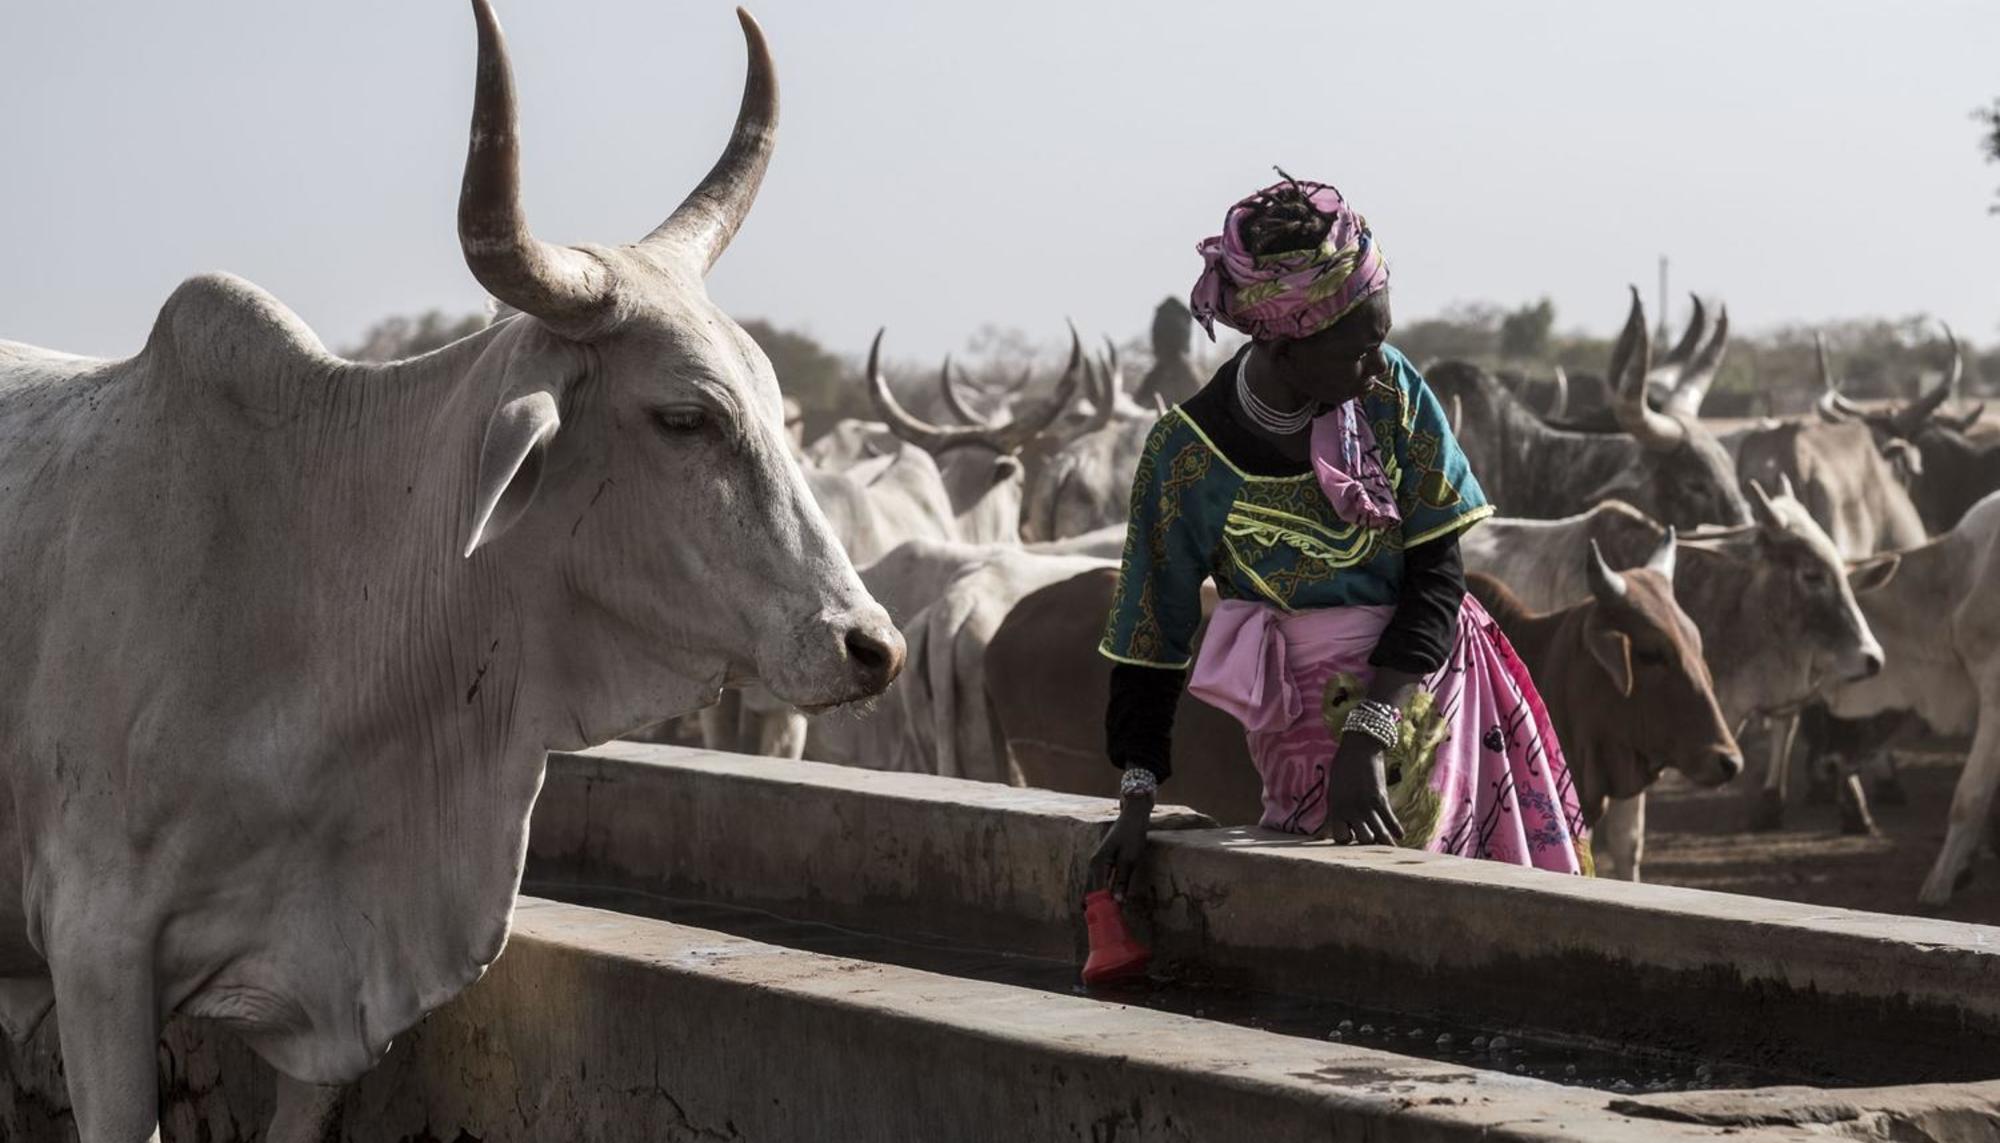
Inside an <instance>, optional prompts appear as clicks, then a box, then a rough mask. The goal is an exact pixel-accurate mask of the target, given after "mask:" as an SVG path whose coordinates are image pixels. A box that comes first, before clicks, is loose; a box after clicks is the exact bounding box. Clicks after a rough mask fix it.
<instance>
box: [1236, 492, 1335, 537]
mask: <svg viewBox="0 0 2000 1143" xmlns="http://www.w3.org/2000/svg"><path fill="white" fill-rule="evenodd" d="M1229 514H1230V515H1231V516H1234V515H1238V514H1246V515H1251V514H1254V515H1258V516H1269V517H1270V518H1271V519H1273V520H1283V521H1284V522H1286V523H1287V524H1296V525H1298V526H1299V527H1300V528H1303V529H1304V530H1305V531H1306V532H1307V533H1308V534H1310V535H1314V536H1318V537H1320V538H1322V539H1324V540H1327V541H1329V542H1331V543H1343V542H1345V541H1348V540H1351V539H1353V538H1354V534H1355V532H1356V531H1358V530H1360V528H1361V525H1359V524H1348V523H1344V522H1343V523H1342V525H1341V526H1340V527H1339V528H1329V527H1327V526H1326V525H1325V524H1322V523H1320V522H1319V521H1318V520H1313V519H1309V518H1307V517H1305V516H1300V515H1298V514H1296V513H1293V512H1287V511H1285V510H1284V509H1283V508H1272V507H1269V506H1267V505H1263V504H1256V503H1252V502H1250V501H1247V500H1237V501H1235V502H1233V503H1231V504H1230V506H1229Z"/></svg>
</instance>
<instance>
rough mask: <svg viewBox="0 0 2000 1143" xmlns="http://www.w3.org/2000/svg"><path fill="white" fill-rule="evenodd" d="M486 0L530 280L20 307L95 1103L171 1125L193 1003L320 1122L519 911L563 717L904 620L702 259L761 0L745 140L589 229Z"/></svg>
mask: <svg viewBox="0 0 2000 1143" xmlns="http://www.w3.org/2000/svg"><path fill="white" fill-rule="evenodd" d="M473 10H474V13H475V16H476V18H477V24H478V31H479V73H478V83H477V91H476V96H475V102H474V111H473V121H472V132H471V139H472V143H471V149H470V153H469V155H468V158H467V162H466V173H465V182H464V186H463V191H462V196H461V199H460V205H459V232H460V237H461V241H462V245H463V247H464V252H465V256H466V261H467V263H468V264H469V265H470V267H471V268H472V271H473V274H474V276H475V277H477V278H478V279H479V281H480V282H481V283H482V284H483V285H485V286H486V287H487V289H489V290H490V291H491V292H492V293H493V294H495V295H496V296H498V297H499V298H500V299H501V300H503V301H505V302H507V303H509V304H511V305H513V306H514V307H515V308H516V309H518V310H520V311H521V313H522V314H523V315H524V316H517V317H513V318H510V319H509V320H506V321H502V322H500V323H498V324H497V325H495V326H492V327H491V328H489V329H487V330H484V331H482V332H480V333H477V334H474V335H473V336H471V337H469V338H467V339H465V340H463V341H460V342H458V343H456V344H454V345H451V346H448V347H446V348H444V349H441V350H439V351H437V352H435V353H432V354H429V355H426V356H424V357H420V358H416V359H413V360H410V361H404V362H396V363H392V364H387V365H358V364H353V363H350V362H346V361H342V360H339V359H337V358H335V357H333V356H331V355H329V354H328V353H327V352H326V350H325V349H324V348H323V347H322V346H321V344H320V342H319V341H318V340H317V339H316V338H315V337H314V336H313V334H312V332H311V331H310V330H308V329H307V328H306V327H305V326H304V324H303V323H301V322H300V321H299V319H298V318H297V317H296V316H294V315H293V314H292V313H291V311H289V310H287V309H285V308H284V307H283V306H282V305H280V304H279V303H278V302H277V301H275V300H274V299H272V298H271V297H270V296H268V295H266V294H264V293H262V292H260V291H259V290H257V289H256V288H255V287H253V286H251V285H249V284H248V283H245V282H242V281H240V280H238V279H235V278H230V277H225V276H211V277H204V278H197V279H194V280H192V281H189V282H188V283H186V284H185V285H183V286H182V287H181V288H180V289H178V290H177V291H175V292H174V294H173V296H172V297H171V298H169V299H168V301H167V303H166V305H165V306H164V307H163V308H162V309H161V311H160V316H159V319H158V321H157V323H156V324H155V325H154V327H153V331H152V334H151V336H150V337H149V338H148V340H147V342H146V346H145V348H144V350H142V351H141V352H140V353H139V355H138V356H136V357H133V358H131V359H129V360H125V361H97V360H89V359H85V358H80V357H72V356H68V355H64V354H57V353H51V352H48V351H45V350H40V349H35V348H31V347H28V346H22V345H12V344H8V345H0V521H4V524H3V525H0V527H3V528H4V531H0V536H4V540H5V543H4V551H5V553H6V555H5V557H4V559H5V561H6V563H5V572H4V579H5V582H6V584H7V586H8V590H9V591H10V592H11V596H10V600H9V603H10V606H9V607H7V608H6V610H5V614H4V616H0V661H4V662H6V664H7V669H8V672H9V678H10V679H11V680H12V685H11V686H10V687H9V688H8V689H7V691H6V693H5V697H4V700H0V704H4V705H0V765H4V767H5V778H6V797H5V799H4V801H0V852H4V853H6V854H8V855H9V858H8V860H6V861H5V862H0V978H4V987H0V1011H4V1013H5V1016H6V1022H7V1024H8V1026H9V1029H10V1031H12V1032H14V1033H15V1034H17V1035H19V1034H24V1033H25V1032H26V1031H27V1030H28V1029H31V1028H32V1027H33V1026H34V1025H35V1023H36V1022H37V1021H38V1020H39V1019H40V1018H41V1017H42V1016H43V1015H44V1014H45V1013H46V1012H47V1010H48V1006H49V1004H50V1002H51V1001H53V1003H54V1007H55V1012H56V1014H57V1020H58V1026H59V1034H60V1039H61V1047H62V1052H63V1057H64V1068H65V1073H66V1075H67V1079H68V1085H69V1093H70V1097H71V1100H72V1103H73V1107H74V1112H75V1117H76V1126H77V1131H78V1134H79V1136H80V1137H81V1139H82V1140H83V1141H84V1143H134V1141H136V1140H142V1139H147V1138H149V1137H150V1138H157V1122H158V1109H157V1082H158V1077H157V1061H156V1057H155V1051H156V1045H157V1043H158V1040H159V1034H160V1027H161V1022H162V1021H163V1020H164V1018H165V1017H166V1015H167V1014H170V1013H173V1012H176V1011H179V1012H184V1013H189V1014H192V1015H195V1016H199V1017H207V1018H210V1019H213V1020H216V1021H219V1022H221V1023H223V1024H225V1025H227V1026H228V1027H230V1028H232V1029H234V1030H235V1031H237V1032H238V1033H240V1034H241V1036H242V1037H243V1039H244V1040H245V1041H246V1042H247V1043H248V1044H249V1045H250V1046H251V1047H253V1048H254V1049H255V1050H256V1051H257V1052H258V1053H259V1054H260V1055H262V1056H263V1057H264V1058H265V1059H266V1060H268V1061H270V1062H271V1063H272V1064H273V1065H274V1066H275V1067H276V1068H277V1069H278V1071H279V1072H280V1073H282V1075H283V1076H284V1077H289V1078H286V1079H281V1081H280V1083H279V1097H278V1113H277V1118H276V1120H275V1121H274V1123H273V1124H272V1126H271V1129H270V1131H269V1132H268V1133H266V1135H265V1136H264V1138H266V1139H270V1140H277V1141H280V1143H296V1141H300V1140H307V1139H317V1138H318V1137H319V1135H320V1131H321V1128H322V1126H323V1120H324V1118H325V1117H326V1116H327V1115H328V1114H329V1112H330V1109H331V1108H332V1106H333V1105H334V1102H335V1100H336V1099H337V1096H338V1090H339V1089H338V1088H337V1087H336V1086H331V1085H338V1084H342V1083H345V1082H347V1081H350V1080H353V1079H355V1078H356V1077H358V1076H360V1075H361V1074H362V1073H364V1072H366V1071H367V1070H368V1069H369V1068H370V1067H371V1066H372V1065H373V1064H374V1063H375V1062H376V1061H377V1060H378V1059H380V1058H381V1055H382V1053H383V1052H384V1051H385V1050H387V1048H388V1046H389V1042H390V1039H391V1038H392V1037H394V1036H396V1035H398V1034H400V1033H401V1032H402V1031H403V1030H404V1029H406V1028H408V1027H410V1026H411V1025H412V1024H414V1023H415V1022H416V1021H417V1020H419V1019H420V1018H422V1016H423V1015H424V1013H426V1012H428V1011H429V1010H431V1009H433V1008H435V1007H437V1006H438V1005H440V1004H443V1003H444V1002H445V1001H447V1000H449V999H451V998H452V997H453V996H454V995H456V994H457V993H458V992H459V991H460V990H462V989H463V988H465V987H466V986H467V985H468V984H470V983H472V982H473V981H474V980H477V979H478V978H479V976H480V974H481V973H482V972H483V971H484V970H485V968H486V966H487V965H489V964H491V963H492V962H493V960H494V958H495V957H497V956H499V955H500V951H501V949H502V947H503V946H504V945H505V943H506V940H507V931H508V925H509V921H510V919H511V916H512V913H513V905H514V897H515V893H516V892H517V890H518V888H519V884H520V877H521V869H522V862H523V860H524V858H525V856H526V848H527V846H526V843H527V826H528V816H529V811H530V808H531V806H532V804H533V802H534V799H535V792H536V790H537V789H538V788H539V786H540V784H541V781H542V774H543V769H544V765H545V758H546V755H547V752H548V751H549V750H551V749H564V750H574V749H580V748H582V747H585V746H589V745H591V744H594V743H598V742H602V741H605V740H607V739H609V738H611V737H613V736H615V735H617V734H619V733H622V732H624V731H626V730H629V729H631V728H633V727H634V726H637V725H640V724H642V723H645V722H649V721H652V720H656V719H658V718H660V717H661V716H663V715H669V714H674V713H678V712H680V711H684V710H688V709H692V708H694V707H697V706H700V705H702V704H703V703H705V702H707V701H709V700H710V699H711V698H712V697H713V696H714V694H715V691H716V688H717V687H718V686H719V685H721V683H722V682H723V681H724V680H725V679H726V678H730V677H738V678H741V677H750V676H756V677H761V678H764V679H766V680H768V681H769V682H770V684H771V686H772V687H773V688H775V689H776V690H777V691H779V692H780V693H782V694H784V695H785V696H786V697H787V698H789V699H791V700H792V701H794V702H798V703H803V704H810V705H813V706H825V705H831V704H836V703H842V702H846V701H850V700H854V699H858V698H861V697H863V696H866V695H870V694H873V693H876V692H878V691H880V690H881V689H882V688H883V687H884V686H885V685H886V684H887V683H888V682H889V680H890V679H891V678H892V677H893V676H894V675H895V673H896V671H897V669H898V666H899V664H900V661H901V658H902V643H901V640H900V638H899V637H898V636H897V634H896V633H895V631H894V630H893V628H891V627H890V626H889V623H888V617H887V616H886V615H885V614H883V612H882V609H881V608H880V607H878V606H877V605H876V604H875V603H874V602H873V601H872V600H871V599H869V597H868V594H867V592H866V591H865V589H864V588H863V587H862V585H861V582H860V580H859V579H858V578H857V577H856V575H855V573H854V571H853V569H852V567H851V566H850V565H849V564H848V561H847V559H846V557H845V556H844V555H843V554H842V553H841V551H840V549H839V547H838V546H837V545H836V544H835V543H834V541H833V538H832V537H831V536H830V535H829V534H828V532H827V528H826V524H825V521H824V519H823V517H822V516H821V515H820V513H819V510H818V509H817V508H815V507H814V506H813V502H812V500H811V498H810V496H808V494H807V492H806V488H805V483H804V481H803V479H802V478H801V476H800V473H799V470H798V467H797V465H796V464H795V463H794V462H793V461H792V459H791V457H790V454H789V451H788V449H787V446H786V441H785V437H784V433H783V428H782V422H781V408H780V397H779V392H778V386H777V383H776V381H775V380H774V379H773V377H772V375H771V367H770V364H769V362H768V361H767V360H766V359H765V357H764V355H763V354H762V353H761V352H759V351H758V350H757V348H756V345H755V343H754V342H752V341H751V340H750V338H749V337H748V335H746V334H745V333H744V332H743V330H742V329H740V328H739V327H738V326H737V325H736V324H735V323H734V322H732V321H730V320H729V318H728V317H726V316H725V315H724V314H723V313H722V312H721V311H720V310H718V309H717V308H716V307H715V306H714V305H713V304H712V303H711V302H710V301H709V300H708V297H707V294H706V292H705V291H704V289H703V286H702V278H703V275H704V274H705V273H706V272H707V270H708V268H709V267H710V265H711V264H712V263H713V262H714V261H715V259H716V258H717V256H719V255H720V254H721V253H722V251H723V249H724V247H725V246H726V245H727V244H728V241H729V239H730V237H731V236H732V235H733V234H734V233H735V231H736V229H737V227H738V225H739V224H740V223H741V222H742V220H743V217H744V215H745V213H746V212H747V211H748V209H749V207H750V204H751V201H752V199H753V197H754V196H755V193H756V190H757V187H758V184H759V182H760V181H761V179H762V175H763V171H764V168H765V165H766V163H767V162H768V159H769V155H770V150H771V143H772V137H773V136H772V132H773V129H774V127H775V125H776V114H777V90H776V86H775V82H774V77H773V73H772V67H771V63H770V57H769V55H768V53H767V51H766V49H765V46H764V41H763V38H762V36H761V34H760V33H759V32H758V30H757V27H756V25H755V24H754V23H753V22H751V20H750V19H749V17H748V16H745V17H743V28H744V34H745V36H746V38H747V40H748V44H749V54H750V68H749V80H748V83H747V85H746V87H745V92H744V98H743V106H742V111H741V113H740V115H739V118H738V120H737V123H736V129H735V133H734V134H733V135H732V137H731V139H730V142H729V145H728V148H727V149H726V150H725V151H724V153H723V156H722V158H721V160H720V161H719V162H718V163H717V164H716V166H715V167H714V169H713V170H711V171H710V173H709V174H708V176H707V177H706V178H705V179H704V180H703V181H702V183H701V184H700V185H699V186H698V187H697V188H696V189H695V190H694V192H693V193H692V194H691V195H690V196H689V197H688V199H687V200H686V201H685V202H684V203H682V205H681V206H680V207H679V208H678V209H677V210H675V211H674V213H673V215H672V216H671V217H669V218H668V219H667V221H666V222H665V223H663V224H662V225H661V226H660V227H659V228H658V229H656V230H654V231H653V233H652V234H650V235H649V236H647V237H646V238H645V239H644V240H642V241H640V242H639V243H637V244H634V245H630V246H619V247H607V246H589V247H564V246H553V245H549V244H546V243H543V242H541V241H539V240H537V239H536V238H534V237H533V236H532V234H531V232H530V230H529V229H528V226H527V224H526V221H525V218H524V216H523V214H522V211H521V206H520V202H519V171H518V153H517V144H516V134H515V123H516V116H515V107H514V91H513V80H512V77H511V75H510V73H509V68H508V64H507V57H506V52H505V46H504V43H503V41H502V39H501V35H500V29H499V26H498V24H497V22H496V21H495V19H494V16H493V13H492V11H491V9H490V8H489V7H488V5H487V3H486V0H473ZM15 177H17V178H24V177H27V176H26V175H25V174H21V173H18V172H17V174H16V176H15Z"/></svg>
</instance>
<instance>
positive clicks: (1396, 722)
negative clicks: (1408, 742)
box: [1340, 699, 1403, 750]
mask: <svg viewBox="0 0 2000 1143" xmlns="http://www.w3.org/2000/svg"><path fill="white" fill-rule="evenodd" d="M1402 721H1403V712H1402V711H1400V710H1397V709H1396V708H1395V707H1394V706H1392V705H1390V704H1389V703H1386V702H1376V701H1374V700H1373V699H1366V700H1363V701H1362V702H1360V703H1358V704H1356V705H1355V707H1354V709H1353V710H1351V711H1348V712H1347V721H1346V722H1344V723H1342V724H1341V727H1340V732H1341V733H1342V734H1363V735H1366V736H1368V737H1369V738H1372V739H1374V740H1375V741H1377V742H1379V743H1381V744H1382V747H1383V749H1385V750H1386V749H1389V748H1391V747H1394V746H1395V745H1396V739H1397V733H1396V728H1397V727H1398V726H1400V725H1401V724H1402Z"/></svg>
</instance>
